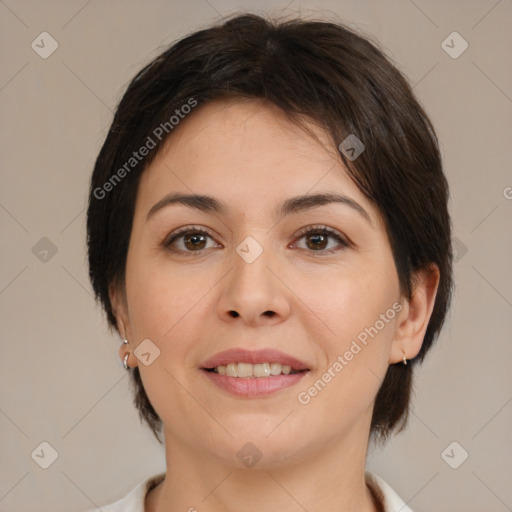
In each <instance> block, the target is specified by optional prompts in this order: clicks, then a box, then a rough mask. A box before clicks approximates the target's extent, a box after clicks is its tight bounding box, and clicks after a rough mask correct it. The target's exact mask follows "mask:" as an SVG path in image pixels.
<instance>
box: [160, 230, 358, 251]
mask: <svg viewBox="0 0 512 512" xmlns="http://www.w3.org/2000/svg"><path fill="white" fill-rule="evenodd" d="M311 233H313V234H321V235H328V236H329V237H331V238H334V239H335V240H336V241H337V242H339V244H340V245H341V246H342V248H343V249H346V248H348V247H350V246H351V244H350V243H349V242H348V241H347V240H345V239H344V238H343V237H342V236H341V234H340V233H338V232H337V231H335V230H334V229H331V228H328V227H327V226H308V227H306V228H303V229H301V230H300V231H299V233H298V239H301V238H303V237H304V236H306V235H309V234H311ZM189 234H194V235H196V234H200V235H206V236H208V237H210V238H213V236H212V234H211V233H210V232H209V231H207V230H205V229H204V228H200V227H195V226H187V227H185V228H181V229H178V230H177V231H175V232H173V233H171V234H170V235H169V236H168V237H167V238H166V239H165V240H164V242H163V243H162V245H163V246H164V247H166V248H167V249H169V250H170V251H172V252H176V253H181V254H184V255H186V256H193V255H196V254H202V253H203V252H204V251H206V249H200V250H198V251H182V250H179V249H175V248H173V247H171V245H172V244H173V243H174V242H175V241H176V240H177V239H179V238H181V237H183V236H184V235H189ZM304 250H306V251H308V252H310V253H313V254H315V253H317V255H318V256H322V255H325V254H332V253H334V252H336V251H339V250H341V249H339V248H338V249H336V248H335V249H328V250H318V251H315V250H308V249H304Z"/></svg>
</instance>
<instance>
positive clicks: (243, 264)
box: [218, 249, 291, 327]
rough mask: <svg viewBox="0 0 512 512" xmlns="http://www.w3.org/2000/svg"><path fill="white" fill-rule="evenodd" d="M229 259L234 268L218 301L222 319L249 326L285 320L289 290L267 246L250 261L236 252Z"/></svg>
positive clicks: (225, 281)
mask: <svg viewBox="0 0 512 512" xmlns="http://www.w3.org/2000/svg"><path fill="white" fill-rule="evenodd" d="M232 261H233V263H234V267H233V269H232V270H231V272H229V273H228V274H227V276H226V277H225V279H223V280H222V284H221V296H220V297H219V302H218V313H219V316H220V317H221V319H222V320H223V321H225V322H231V323H239V324H244V325H247V326H250V327H257V326H265V325H267V326H268V325H274V324H278V323H281V322H283V321H285V320H286V318H288V316H289V314H290V309H291V307H290V293H291V292H290V291H289V289H288V288H287V286H286V285H285V284H284V282H283V278H282V276H281V275H280V274H282V272H280V271H279V265H278V263H277V261H276V258H272V255H271V251H270V249H269V250H266V249H265V250H264V251H263V252H262V253H261V254H260V255H259V256H258V257H257V258H256V259H255V260H254V261H252V262H248V261H246V260H245V259H244V258H243V257H241V256H240V255H239V254H238V253H236V252H235V253H234V255H233V259H232ZM249 261H250V260H249Z"/></svg>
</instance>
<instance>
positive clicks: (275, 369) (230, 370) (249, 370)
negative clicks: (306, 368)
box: [214, 363, 297, 378]
mask: <svg viewBox="0 0 512 512" xmlns="http://www.w3.org/2000/svg"><path fill="white" fill-rule="evenodd" d="M214 371H215V372H217V373H218V374H219V375H227V376H228V377H242V378H250V377H270V376H271V375H281V374H284V375H289V374H290V373H292V367H291V366H288V365H287V364H280V363H258V364H251V363H229V364H227V365H220V366H217V367H216V368H214ZM293 373H297V372H296V371H293Z"/></svg>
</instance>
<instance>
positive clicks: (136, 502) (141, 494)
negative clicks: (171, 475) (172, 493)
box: [86, 472, 165, 512]
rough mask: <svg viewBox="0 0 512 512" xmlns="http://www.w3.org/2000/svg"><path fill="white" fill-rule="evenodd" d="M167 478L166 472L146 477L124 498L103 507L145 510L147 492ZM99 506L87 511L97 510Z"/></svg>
mask: <svg viewBox="0 0 512 512" xmlns="http://www.w3.org/2000/svg"><path fill="white" fill-rule="evenodd" d="M164 478H165V472H163V473H159V474H157V475H154V476H151V477H149V478H145V479H144V480H142V481H141V482H139V483H138V484H137V485H136V486H135V487H134V488H133V489H132V490H131V491H130V492H129V493H128V494H127V495H126V496H124V498H121V499H120V500H118V501H116V502H114V503H110V504H109V505H104V506H102V507H101V510H102V511H103V512H144V502H145V500H146V494H147V493H148V492H149V491H150V489H152V488H153V487H155V486H156V485H158V484H159V483H160V482H161V481H162V480H163V479H164ZM97 511H98V508H95V509H89V510H87V511H86V512H97Z"/></svg>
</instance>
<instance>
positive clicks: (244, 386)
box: [203, 370, 308, 397]
mask: <svg viewBox="0 0 512 512" xmlns="http://www.w3.org/2000/svg"><path fill="white" fill-rule="evenodd" d="M203 373H205V374H206V376H207V377H208V378H209V379H210V380H211V381H212V382H213V383H214V384H216V385H217V386H219V387H220V388H221V389H223V390H224V391H227V392H229V393H231V394H233V395H236V396H243V397H260V396H265V395H270V394H272V393H275V392H277V391H280V390H282V389H285V388H289V387H291V386H294V385H295V384H297V383H298V382H299V381H300V380H301V379H302V378H303V377H304V376H305V375H306V373H308V371H304V372H300V373H290V374H288V375H275V376H272V377H255V378H250V377H249V378H244V377H228V376H227V375H219V374H218V373H215V372H209V371H207V370H203Z"/></svg>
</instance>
